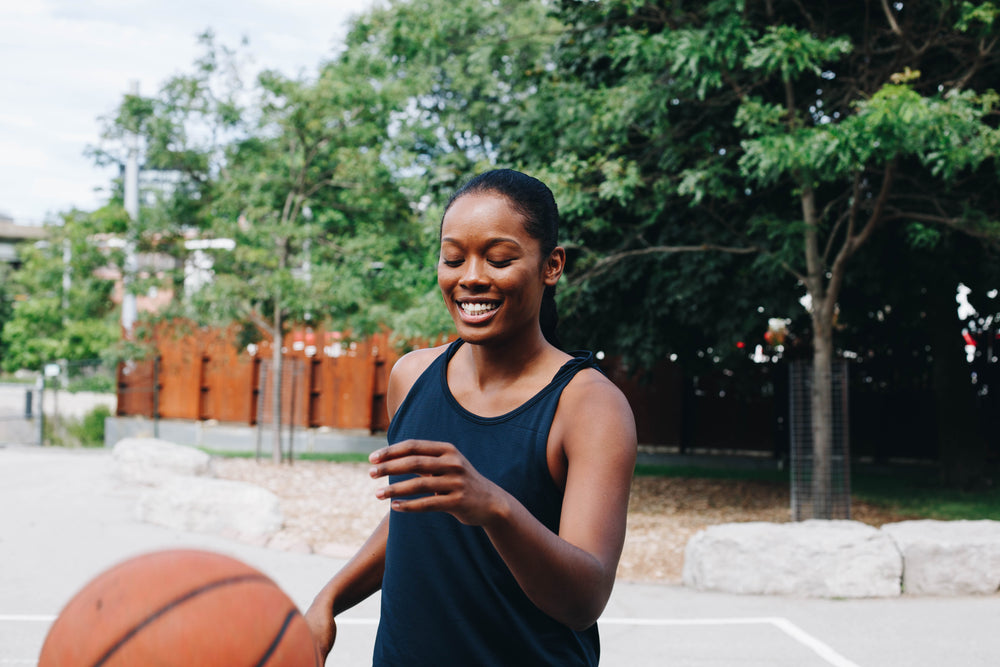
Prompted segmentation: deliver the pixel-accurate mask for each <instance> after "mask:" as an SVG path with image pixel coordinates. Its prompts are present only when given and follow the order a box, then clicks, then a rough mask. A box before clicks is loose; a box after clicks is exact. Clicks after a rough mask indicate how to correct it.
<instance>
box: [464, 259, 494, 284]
mask: <svg viewBox="0 0 1000 667" xmlns="http://www.w3.org/2000/svg"><path fill="white" fill-rule="evenodd" d="M464 268H465V270H464V271H463V272H462V276H461V278H460V279H459V281H458V284H459V285H461V286H462V287H464V288H465V289H468V290H475V289H482V288H484V287H486V286H488V284H489V279H488V276H487V275H486V267H485V266H484V262H483V261H482V260H481V259H477V258H469V259H467V260H466V261H465V265H464Z"/></svg>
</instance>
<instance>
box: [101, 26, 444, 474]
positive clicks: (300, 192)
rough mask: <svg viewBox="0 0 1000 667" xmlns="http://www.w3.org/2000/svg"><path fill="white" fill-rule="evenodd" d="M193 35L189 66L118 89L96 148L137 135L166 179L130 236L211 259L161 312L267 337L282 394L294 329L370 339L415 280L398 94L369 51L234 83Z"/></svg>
mask: <svg viewBox="0 0 1000 667" xmlns="http://www.w3.org/2000/svg"><path fill="white" fill-rule="evenodd" d="M202 41H203V44H204V47H205V54H204V55H203V56H202V57H201V58H199V60H198V61H196V63H195V71H194V72H193V73H192V74H187V75H180V76H176V77H173V78H171V79H170V80H168V81H167V82H166V83H165V84H164V85H163V86H162V87H161V89H160V90H159V91H158V92H157V93H156V94H155V95H153V96H149V97H141V96H126V98H125V99H124V100H123V103H122V105H121V107H120V108H119V110H118V112H117V114H116V115H115V116H114V117H113V118H112V119H110V121H109V128H108V130H107V131H106V132H105V140H106V147H104V148H102V149H101V150H95V151H94V153H95V155H96V156H98V157H99V158H100V159H104V160H111V161H119V160H121V159H122V156H121V150H120V143H121V141H122V139H123V137H124V136H125V134H126V132H128V131H131V132H135V133H138V134H140V135H141V136H142V138H143V146H144V151H145V170H146V173H147V174H158V175H159V178H158V179H157V180H158V181H159V183H160V184H161V186H160V187H159V188H158V189H156V190H155V194H156V196H146V197H145V198H144V202H145V207H144V208H143V210H142V213H141V216H140V217H141V218H142V223H141V224H140V225H139V227H140V229H139V230H137V231H134V232H133V233H135V234H137V235H138V237H139V239H140V247H142V245H143V243H145V244H146V245H148V246H149V247H154V246H155V247H156V248H157V249H158V250H160V251H161V252H164V251H166V252H171V253H172V254H173V255H174V256H175V258H176V259H177V262H176V264H177V266H178V267H180V266H183V265H184V260H185V259H186V257H187V256H188V253H189V247H190V246H191V245H192V243H191V242H190V241H191V239H190V237H191V236H192V235H195V236H197V237H199V240H200V241H201V243H197V242H196V243H195V244H194V245H197V246H198V247H197V248H196V249H195V251H196V252H199V253H203V255H201V258H202V259H204V258H205V257H206V256H207V257H209V258H210V259H211V269H210V270H208V276H209V279H208V280H206V281H203V284H200V285H194V284H193V283H192V284H190V285H189V286H188V287H189V289H187V290H186V291H185V292H184V293H182V290H181V287H182V286H183V283H182V282H181V281H180V278H179V272H178V277H177V278H175V279H174V287H175V289H176V292H177V293H178V295H179V298H178V299H177V300H176V301H175V302H174V304H173V306H172V307H171V308H170V309H168V310H167V311H165V312H162V313H160V314H159V316H160V317H166V318H171V317H176V316H184V317H187V318H190V319H193V320H194V321H196V322H199V323H211V324H215V325H225V324H231V323H237V324H240V325H242V327H241V328H242V330H243V331H244V332H250V333H249V339H254V338H255V337H258V336H259V334H265V335H268V336H269V337H270V338H271V342H272V350H273V357H272V369H273V373H272V375H271V379H272V381H273V395H274V396H275V397H280V395H281V376H282V368H281V367H282V359H283V358H282V347H283V337H284V335H285V334H286V333H287V332H288V330H289V328H290V327H291V326H293V325H302V326H315V325H319V324H325V325H327V326H335V327H338V328H346V329H349V330H350V331H352V332H353V333H354V334H356V335H361V334H365V333H368V332H370V331H372V330H374V329H375V328H377V327H379V326H384V325H385V324H387V323H389V322H387V320H390V321H391V318H389V317H388V315H390V314H391V313H392V312H393V309H394V308H395V309H396V310H398V311H405V310H406V306H407V303H408V299H409V298H410V295H411V294H412V291H413V289H414V288H413V287H412V286H413V285H417V286H418V287H420V288H423V284H424V282H425V280H423V279H422V278H421V279H415V278H413V277H411V276H412V275H414V274H415V272H413V271H411V270H410V269H411V268H412V266H411V265H412V263H413V262H414V258H415V257H419V255H420V254H421V252H422V249H421V250H416V248H417V245H418V244H417V243H416V241H415V239H416V237H417V236H418V234H417V232H416V231H415V230H414V229H413V227H412V225H411V224H410V223H411V220H412V210H411V208H410V206H409V204H408V202H407V201H406V200H405V198H403V197H402V196H401V195H400V193H399V190H398V187H397V185H396V183H395V181H394V178H393V175H392V174H391V173H390V171H389V169H388V168H387V166H386V164H385V161H384V160H383V156H384V153H385V140H386V137H387V136H388V133H389V124H390V121H391V119H392V117H391V112H392V111H393V110H394V109H395V108H397V107H398V105H396V106H394V105H393V102H394V101H395V100H396V98H395V97H393V95H392V93H393V89H392V88H391V87H384V86H382V87H380V86H378V85H376V84H375V83H373V81H375V80H376V79H377V78H378V76H379V75H380V72H378V71H372V67H374V66H375V65H374V64H373V62H372V61H365V60H361V59H356V61H355V60H350V59H348V58H346V57H343V56H341V57H338V58H335V59H334V60H332V61H331V62H329V63H327V64H326V65H325V66H323V67H322V68H321V69H320V71H319V73H318V75H317V76H316V78H315V79H312V80H310V79H306V78H302V79H291V78H287V77H285V76H282V75H280V74H278V73H276V72H272V71H264V72H262V73H260V74H259V75H258V76H257V78H256V79H255V80H254V83H253V84H252V85H245V84H244V83H243V79H242V76H241V75H242V72H241V70H240V68H239V66H238V62H236V60H237V58H236V55H237V54H236V52H235V51H232V50H229V49H226V48H224V47H219V46H217V45H215V43H214V41H213V40H212V38H211V34H210V33H206V35H205V36H203V38H202ZM147 180H149V179H147ZM206 241H207V242H206ZM390 288H391V289H390ZM390 293H391V294H392V296H391V297H389V294H390ZM243 342H244V343H245V342H248V341H247V340H244V341H243ZM273 405H274V416H273V420H274V424H275V438H274V448H273V458H274V459H275V461H280V460H281V444H280V443H281V441H280V421H281V402H280V400H277V398H276V400H275V401H273Z"/></svg>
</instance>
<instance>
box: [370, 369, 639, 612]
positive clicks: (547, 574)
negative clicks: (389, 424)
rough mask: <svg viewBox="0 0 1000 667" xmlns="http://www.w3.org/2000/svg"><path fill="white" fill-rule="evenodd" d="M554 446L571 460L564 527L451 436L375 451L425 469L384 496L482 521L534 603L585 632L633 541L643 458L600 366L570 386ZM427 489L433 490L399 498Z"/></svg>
mask: <svg viewBox="0 0 1000 667" xmlns="http://www.w3.org/2000/svg"><path fill="white" fill-rule="evenodd" d="M549 446H550V447H555V448H557V452H556V453H557V454H559V455H560V456H565V460H566V484H565V493H564V497H563V509H562V514H561V517H560V528H559V533H558V534H555V533H553V532H552V531H550V530H549V529H547V528H546V527H545V526H544V525H542V524H541V523H540V522H539V521H538V520H537V519H536V518H535V517H534V516H532V515H531V513H530V512H528V510H527V509H525V507H524V506H523V505H521V504H520V503H519V502H518V501H517V500H516V499H515V498H513V497H512V496H511V495H510V494H508V493H507V492H506V491H504V490H503V489H501V488H500V487H498V486H497V485H495V484H493V483H492V482H490V481H489V480H487V479H485V478H484V477H482V476H481V475H479V473H478V472H476V471H475V469H474V468H473V467H472V466H471V465H470V464H469V462H468V461H467V460H466V459H465V457H463V456H462V455H461V454H460V453H459V452H458V451H457V450H456V449H455V448H454V447H453V446H452V445H450V444H448V443H439V442H427V441H414V440H411V441H406V442H403V443H399V444H397V445H394V446H392V447H389V448H387V449H383V450H380V451H378V452H375V453H374V454H372V458H371V460H372V463H373V467H372V472H371V474H372V476H373V477H381V476H384V475H389V474H403V473H417V474H418V475H420V476H419V477H416V478H412V479H409V480H406V481H403V482H399V483H397V484H394V485H391V486H387V487H383V488H382V489H380V490H379V491H378V495H379V496H380V497H383V498H390V499H393V500H392V505H391V506H392V509H393V510H395V511H410V512H413V511H444V512H449V513H450V514H452V515H453V516H455V517H456V518H457V519H458V520H459V521H462V522H463V523H466V524H469V525H478V526H482V528H483V529H484V530H485V531H486V534H487V535H488V536H489V538H490V540H491V541H492V542H493V544H494V546H495V547H496V549H497V551H498V552H499V553H500V555H501V557H502V558H503V559H504V562H505V563H506V564H507V567H509V568H510V570H511V572H512V573H513V575H514V577H515V579H516V580H517V581H518V583H519V584H520V585H521V588H522V589H523V590H524V592H525V594H526V595H527V596H528V597H529V598H530V599H531V601H532V602H534V603H535V605H536V606H538V607H539V608H540V609H541V610H542V611H544V612H546V613H547V614H549V615H550V616H552V617H553V618H555V619H556V620H558V621H560V622H562V623H564V624H565V625H567V626H569V627H572V628H574V629H577V630H582V629H585V628H587V627H590V626H591V625H592V624H593V623H594V622H595V621H596V620H597V618H598V617H599V616H600V614H601V612H602V611H603V609H604V606H605V605H606V604H607V601H608V598H609V597H610V595H611V589H612V586H613V585H614V578H615V571H616V569H617V566H618V559H619V558H620V556H621V550H622V545H623V543H624V539H625V523H626V514H627V510H628V495H629V488H630V484H631V479H632V470H633V468H634V466H635V457H636V435H635V422H634V419H633V417H632V411H631V408H630V407H629V405H628V402H627V401H626V400H625V397H624V396H623V395H622V394H621V392H620V391H619V390H618V389H617V387H615V386H614V385H613V384H612V383H611V382H610V381H609V380H607V379H606V378H604V377H603V376H601V375H600V374H598V373H596V372H595V373H589V372H588V373H586V375H584V374H583V373H581V374H580V375H579V376H577V378H574V380H573V381H572V382H570V384H569V385H568V386H567V387H566V389H565V390H564V391H563V396H562V398H561V400H560V404H559V408H558V410H557V413H556V419H555V420H554V422H553V431H552V433H551V434H550V441H549ZM426 493H430V494H433V495H429V496H424V497H421V498H416V499H410V500H398V499H396V498H397V497H398V496H407V495H416V494H426Z"/></svg>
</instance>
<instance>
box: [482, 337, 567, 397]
mask: <svg viewBox="0 0 1000 667" xmlns="http://www.w3.org/2000/svg"><path fill="white" fill-rule="evenodd" d="M525 338H527V339H525ZM525 338H519V339H518V340H517V341H503V342H496V343H484V344H469V343H466V345H467V347H468V348H469V352H470V354H471V357H472V369H471V370H472V373H473V377H474V378H475V382H476V384H477V385H479V386H480V387H483V386H486V385H489V384H493V383H494V382H498V381H499V382H504V381H506V380H509V379H510V378H517V377H521V376H523V375H524V374H525V370H526V369H528V368H531V367H533V366H536V365H537V363H538V362H539V361H540V360H541V359H543V358H544V357H545V356H546V355H548V354H551V353H552V352H557V350H556V348H554V347H553V346H552V345H550V344H549V342H548V341H546V340H545V337H544V336H543V335H542V332H541V330H538V331H537V334H536V335H532V336H531V337H525Z"/></svg>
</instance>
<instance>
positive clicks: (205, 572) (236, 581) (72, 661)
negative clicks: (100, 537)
mask: <svg viewBox="0 0 1000 667" xmlns="http://www.w3.org/2000/svg"><path fill="white" fill-rule="evenodd" d="M38 665H39V667H124V666H125V665H147V666H150V667H152V666H156V665H162V666H163V667H173V666H175V665H176V666H180V665H184V666H185V667H197V666H204V667H208V666H212V667H218V666H219V665H227V666H230V665H260V666H262V667H263V666H267V667H279V666H283V665H288V666H293V665H294V666H295V667H302V666H309V665H313V666H318V665H320V660H319V655H318V653H317V651H316V646H315V643H314V642H313V638H312V633H311V632H310V631H309V627H308V625H307V624H306V621H305V618H303V616H302V614H300V613H299V610H298V608H297V607H296V606H295V603H294V602H292V600H291V598H289V597H288V596H287V595H286V594H285V593H284V591H282V590H281V589H280V588H279V587H278V585H277V584H275V583H274V582H273V581H272V580H271V579H269V578H268V577H267V576H266V575H264V574H262V573H261V572H259V571H258V570H256V569H254V568H252V567H250V566H249V565H247V564H245V563H242V562H240V561H238V560H236V559H234V558H230V557H228V556H223V555H221V554H217V553H212V552H208V551H199V550H168V551H157V552H153V553H149V554H144V555H141V556H137V557H135V558H132V559H129V560H126V561H124V562H122V563H119V564H118V565H115V566H114V567H112V568H110V569H109V570H107V571H105V572H103V573H101V574H99V575H98V576H97V577H95V578H94V579H92V580H91V581H90V582H89V583H88V584H87V585H86V586H84V587H83V589H82V590H81V591H80V592H79V593H77V594H76V595H75V596H74V597H73V598H72V599H71V600H70V601H69V602H68V603H67V604H66V607H65V608H64V609H63V610H62V612H61V613H60V614H59V616H58V617H57V618H56V620H55V622H54V623H53V624H52V627H51V629H50V630H49V633H48V635H47V636H46V638H45V643H44V645H43V646H42V652H41V655H40V656H39V660H38Z"/></svg>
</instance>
